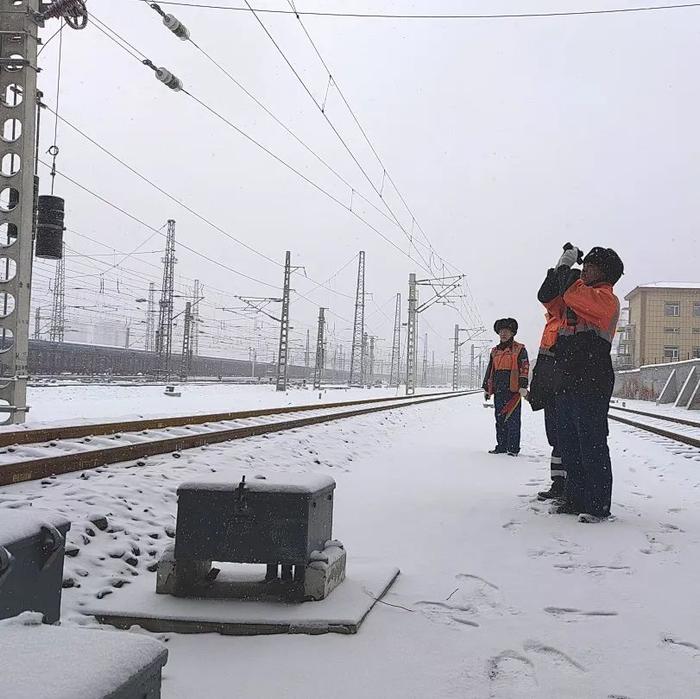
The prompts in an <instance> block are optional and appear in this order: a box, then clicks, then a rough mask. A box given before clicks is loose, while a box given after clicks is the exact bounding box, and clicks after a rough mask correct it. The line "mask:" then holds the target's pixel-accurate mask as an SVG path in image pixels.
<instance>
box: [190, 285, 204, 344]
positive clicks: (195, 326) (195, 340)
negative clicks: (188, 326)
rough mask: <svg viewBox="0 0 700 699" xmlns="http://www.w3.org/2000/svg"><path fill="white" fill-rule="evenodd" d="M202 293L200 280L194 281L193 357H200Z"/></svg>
mask: <svg viewBox="0 0 700 699" xmlns="http://www.w3.org/2000/svg"><path fill="white" fill-rule="evenodd" d="M201 293H202V285H201V284H200V283H199V279H195V280H194V291H193V294H192V330H191V334H192V356H193V357H198V356H199V322H200V321H199V302H200V301H201V300H202V298H201V297H200V295H201Z"/></svg>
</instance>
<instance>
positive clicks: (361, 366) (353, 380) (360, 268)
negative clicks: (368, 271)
mask: <svg viewBox="0 0 700 699" xmlns="http://www.w3.org/2000/svg"><path fill="white" fill-rule="evenodd" d="M364 337H365V253H364V251H360V255H359V262H358V265H357V290H356V293H355V320H354V323H353V326H352V349H351V351H350V379H349V381H348V383H349V384H350V385H351V386H354V385H358V384H360V385H361V384H362V383H363V381H364V378H365V362H364V360H365V355H364V344H363V343H364Z"/></svg>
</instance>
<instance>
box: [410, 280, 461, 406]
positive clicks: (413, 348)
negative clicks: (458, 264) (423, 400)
mask: <svg viewBox="0 0 700 699" xmlns="http://www.w3.org/2000/svg"><path fill="white" fill-rule="evenodd" d="M462 279H463V275H455V276H449V277H439V278H436V279H416V275H415V274H413V273H411V274H409V276H408V323H407V336H406V395H407V396H412V395H413V394H414V393H415V392H416V369H417V366H418V343H417V331H418V314H419V313H423V311H426V310H428V308H430V307H431V306H432V305H434V304H435V303H449V302H450V301H451V298H450V294H451V293H452V292H454V291H456V290H457V289H458V288H459V285H460V284H461V283H462ZM419 286H429V287H430V288H431V289H432V291H433V296H432V297H431V298H429V299H428V300H427V301H424V302H423V303H422V304H420V305H419V304H418V287H419Z"/></svg>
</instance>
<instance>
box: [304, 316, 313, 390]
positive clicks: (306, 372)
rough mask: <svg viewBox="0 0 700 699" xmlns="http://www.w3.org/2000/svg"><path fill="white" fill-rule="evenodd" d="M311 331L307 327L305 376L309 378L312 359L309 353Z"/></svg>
mask: <svg viewBox="0 0 700 699" xmlns="http://www.w3.org/2000/svg"><path fill="white" fill-rule="evenodd" d="M310 334H311V333H310V331H309V329H308V328H307V329H306V349H305V350H304V378H305V379H308V378H309V362H310V361H311V357H310V355H309V352H310V346H309V345H310Z"/></svg>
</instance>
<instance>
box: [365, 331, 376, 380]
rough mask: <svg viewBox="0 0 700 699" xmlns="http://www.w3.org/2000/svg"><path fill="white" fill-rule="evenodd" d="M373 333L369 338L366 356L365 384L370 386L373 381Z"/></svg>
mask: <svg viewBox="0 0 700 699" xmlns="http://www.w3.org/2000/svg"><path fill="white" fill-rule="evenodd" d="M375 340H376V338H375V337H374V335H372V336H370V338H369V356H368V358H367V385H368V386H371V385H372V384H373V383H374V341H375Z"/></svg>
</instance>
